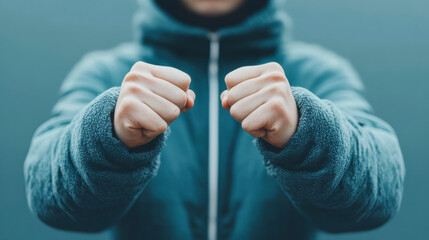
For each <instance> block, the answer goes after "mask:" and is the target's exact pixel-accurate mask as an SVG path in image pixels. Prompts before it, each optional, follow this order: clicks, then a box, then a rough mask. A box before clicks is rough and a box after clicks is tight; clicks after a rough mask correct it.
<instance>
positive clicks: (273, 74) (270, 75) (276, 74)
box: [265, 71, 286, 81]
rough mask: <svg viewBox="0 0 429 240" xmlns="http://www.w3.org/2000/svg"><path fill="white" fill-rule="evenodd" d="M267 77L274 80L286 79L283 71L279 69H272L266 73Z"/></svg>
mask: <svg viewBox="0 0 429 240" xmlns="http://www.w3.org/2000/svg"><path fill="white" fill-rule="evenodd" d="M265 78H266V79H269V80H273V81H284V80H285V79H286V77H285V76H284V74H283V73H282V72H279V71H272V72H270V73H268V74H266V75H265Z"/></svg>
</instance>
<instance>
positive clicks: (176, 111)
mask: <svg viewBox="0 0 429 240" xmlns="http://www.w3.org/2000/svg"><path fill="white" fill-rule="evenodd" d="M170 114H171V115H170V119H169V120H170V121H174V120H175V119H176V118H178V117H179V115H180V109H179V108H178V107H177V106H174V107H173V108H172V110H171V111H170Z"/></svg>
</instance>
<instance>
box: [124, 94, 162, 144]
mask: <svg viewBox="0 0 429 240" xmlns="http://www.w3.org/2000/svg"><path fill="white" fill-rule="evenodd" d="M134 101H135V103H133V104H128V108H129V109H128V111H126V113H127V115H126V116H124V117H122V118H121V119H124V120H123V122H122V124H121V125H122V126H123V129H124V131H125V132H127V134H123V137H122V138H121V141H123V142H124V143H125V145H127V146H128V147H137V146H140V145H143V144H146V143H148V142H150V141H151V140H152V139H153V138H155V137H156V136H158V135H159V134H161V133H162V132H164V131H165V130H166V129H167V126H168V125H167V123H166V122H165V121H164V120H163V119H162V118H161V117H160V116H159V115H158V114H157V113H156V112H154V111H153V110H152V109H151V108H149V107H148V106H147V105H145V104H144V103H141V102H139V101H138V100H134Z"/></svg>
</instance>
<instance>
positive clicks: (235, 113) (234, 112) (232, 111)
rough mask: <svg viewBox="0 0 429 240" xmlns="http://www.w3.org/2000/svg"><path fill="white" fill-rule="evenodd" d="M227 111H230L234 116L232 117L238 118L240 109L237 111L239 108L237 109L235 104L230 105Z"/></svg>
mask: <svg viewBox="0 0 429 240" xmlns="http://www.w3.org/2000/svg"><path fill="white" fill-rule="evenodd" d="M229 112H230V114H231V116H232V117H233V118H234V119H237V120H238V119H239V117H240V111H239V109H238V107H237V105H235V104H234V105H232V107H231V109H230V110H229Z"/></svg>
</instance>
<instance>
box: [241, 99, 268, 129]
mask: <svg viewBox="0 0 429 240" xmlns="http://www.w3.org/2000/svg"><path fill="white" fill-rule="evenodd" d="M274 121H275V116H274V113H273V112H272V111H270V108H269V107H268V105H267V104H263V105H261V106H260V107H258V108H257V109H256V110H255V111H253V112H252V113H250V114H249V115H248V116H247V117H246V118H245V119H244V120H243V121H242V122H241V127H242V128H243V130H244V131H246V132H248V133H250V134H251V135H252V136H253V137H264V136H266V134H267V130H266V129H267V126H269V125H270V124H272V123H273V122H274Z"/></svg>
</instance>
